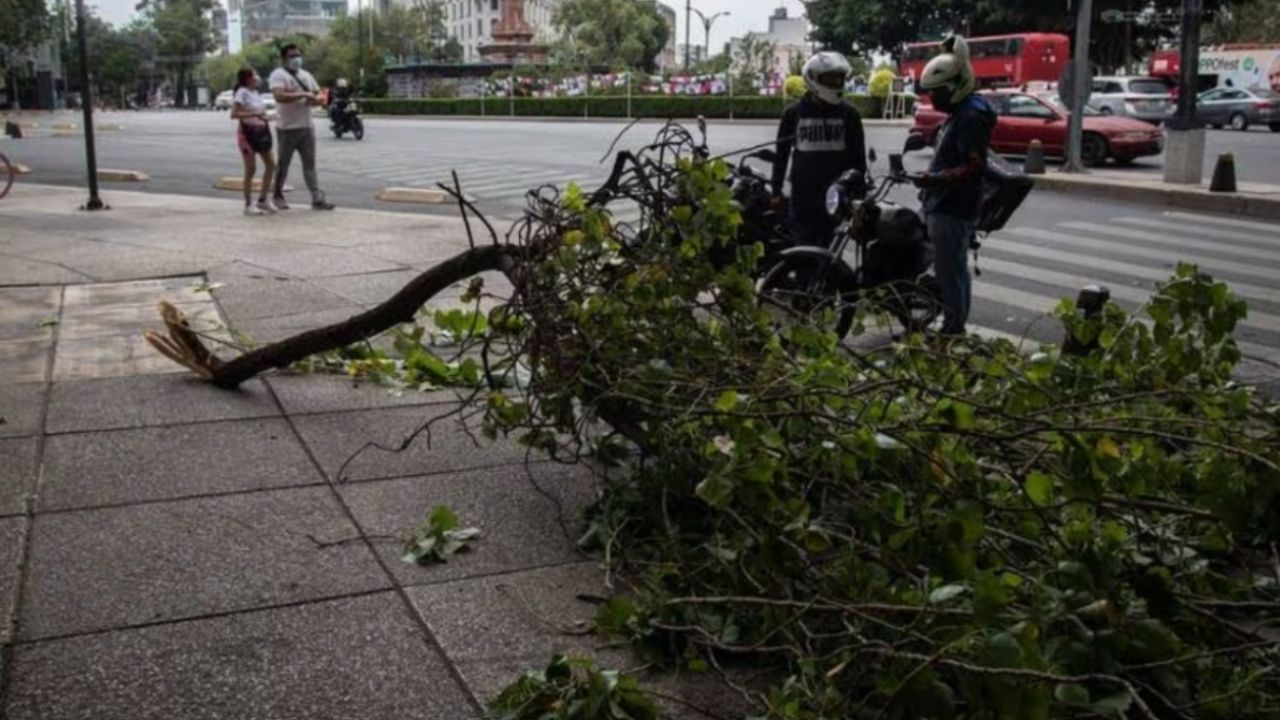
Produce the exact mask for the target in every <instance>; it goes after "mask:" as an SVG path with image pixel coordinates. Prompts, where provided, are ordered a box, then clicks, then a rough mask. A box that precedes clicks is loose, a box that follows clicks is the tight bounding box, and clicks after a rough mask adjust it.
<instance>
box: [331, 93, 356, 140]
mask: <svg viewBox="0 0 1280 720" xmlns="http://www.w3.org/2000/svg"><path fill="white" fill-rule="evenodd" d="M329 130H330V131H332V132H333V136H334V137H335V138H338V139H341V138H342V136H343V135H344V134H346V133H351V135H352V136H353V137H355V139H357V140H363V139H364V122H363V121H361V120H360V104H359V103H357V102H356V101H355V100H349V101H348V102H347V103H346V104H345V105H343V104H339V103H334V104H333V106H332V107H330V108H329Z"/></svg>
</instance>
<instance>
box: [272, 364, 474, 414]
mask: <svg viewBox="0 0 1280 720" xmlns="http://www.w3.org/2000/svg"><path fill="white" fill-rule="evenodd" d="M266 381H267V384H268V385H270V386H271V389H272V390H274V391H275V393H276V397H278V398H280V404H281V405H283V406H284V411H285V412H286V413H289V414H290V415H304V414H313V413H329V412H341V411H344V410H373V409H376V408H387V407H403V406H410V405H435V404H439V403H453V402H457V401H458V400H459V391H455V390H437V391H429V392H420V391H416V390H403V389H399V388H391V387H387V386H384V385H378V384H376V383H372V382H369V381H367V380H358V379H352V378H349V377H345V376H342V375H331V374H319V373H315V374H308V373H304V374H296V375H295V374H286V373H277V374H274V375H271V376H269V377H267V378H266Z"/></svg>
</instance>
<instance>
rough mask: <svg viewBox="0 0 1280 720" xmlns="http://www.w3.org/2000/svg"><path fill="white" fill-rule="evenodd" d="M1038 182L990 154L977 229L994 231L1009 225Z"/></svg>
mask: <svg viewBox="0 0 1280 720" xmlns="http://www.w3.org/2000/svg"><path fill="white" fill-rule="evenodd" d="M1034 185H1035V182H1034V181H1033V180H1032V179H1031V178H1029V177H1027V174H1026V173H1024V172H1022V170H1021V169H1020V168H1019V167H1017V166H1016V165H1014V164H1012V163H1010V162H1009V161H1008V160H1005V159H1004V158H1002V157H1000V156H999V155H998V154H996V153H995V152H994V151H992V150H988V151H987V169H986V172H984V173H983V174H982V203H981V206H980V208H979V210H978V230H979V231H981V232H995V231H996V230H999V229H1001V228H1003V227H1004V226H1005V223H1007V222H1009V218H1011V217H1013V213H1014V212H1015V211H1016V210H1017V209H1018V207H1019V206H1021V205H1022V201H1023V200H1026V199H1027V194H1028V193H1030V192H1031V188H1032V187H1033V186H1034Z"/></svg>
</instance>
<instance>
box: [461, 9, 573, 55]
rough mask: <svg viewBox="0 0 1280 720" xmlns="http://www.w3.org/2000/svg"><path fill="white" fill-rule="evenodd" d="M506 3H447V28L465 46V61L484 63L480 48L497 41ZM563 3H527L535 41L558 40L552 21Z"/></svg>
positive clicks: (463, 52)
mask: <svg viewBox="0 0 1280 720" xmlns="http://www.w3.org/2000/svg"><path fill="white" fill-rule="evenodd" d="M503 1H504V0H444V10H445V26H446V27H447V28H448V31H449V35H450V36H452V37H455V38H457V39H458V42H459V43H460V44H461V45H462V61H463V62H467V63H478V62H480V61H481V57H480V48H481V47H484V46H486V45H490V44H492V42H493V28H494V26H495V25H497V24H498V21H499V20H500V19H501V18H502V3H503ZM559 4H560V3H559V0H525V3H524V19H525V22H527V23H529V25H531V26H532V27H533V32H534V39H533V41H534V42H535V43H538V44H542V45H549V44H551V43H552V42H553V41H554V40H555V38H556V32H555V28H554V27H552V24H551V23H552V20H553V18H554V16H555V10H556V7H557V6H558V5H559Z"/></svg>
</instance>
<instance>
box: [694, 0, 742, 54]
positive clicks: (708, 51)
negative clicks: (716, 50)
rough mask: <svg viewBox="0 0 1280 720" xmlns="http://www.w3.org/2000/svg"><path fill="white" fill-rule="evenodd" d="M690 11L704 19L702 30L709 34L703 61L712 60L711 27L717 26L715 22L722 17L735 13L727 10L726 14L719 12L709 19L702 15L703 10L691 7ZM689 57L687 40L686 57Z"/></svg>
mask: <svg viewBox="0 0 1280 720" xmlns="http://www.w3.org/2000/svg"><path fill="white" fill-rule="evenodd" d="M690 9H691V10H693V11H694V12H696V13H698V17H700V18H702V28H703V29H704V30H705V31H706V33H707V34H706V45H705V50H704V51H703V57H702V59H703V60H709V59H711V26H712V25H714V24H715V22H716V20H719V19H720V18H721V17H724V16H725V15H732V14H733V13H731V12H729V11H728V10H726V11H724V12H718V13H716V14H714V15H712V16H711V17H707V16H706V15H703V14H702V11H701V10H699V9H698V8H695V7H690ZM688 55H689V45H688V41H687V39H686V42H685V57H688Z"/></svg>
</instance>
